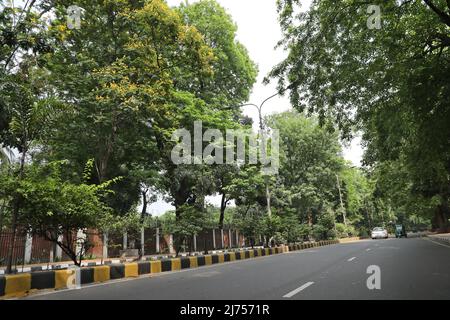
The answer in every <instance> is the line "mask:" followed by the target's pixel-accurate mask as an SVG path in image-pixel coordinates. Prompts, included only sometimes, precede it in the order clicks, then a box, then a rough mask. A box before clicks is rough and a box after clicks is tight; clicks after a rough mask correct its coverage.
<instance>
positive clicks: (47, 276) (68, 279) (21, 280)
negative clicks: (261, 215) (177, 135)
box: [0, 240, 339, 299]
mask: <svg viewBox="0 0 450 320" xmlns="http://www.w3.org/2000/svg"><path fill="white" fill-rule="evenodd" d="M337 243H339V240H325V241H317V242H310V243H302V244H291V245H282V246H278V247H272V248H255V249H246V250H234V251H228V252H223V253H214V254H207V255H196V256H187V257H178V258H166V259H160V260H154V261H138V262H132V263H117V264H108V265H101V266H91V267H81V268H79V269H78V270H79V272H80V277H79V282H80V283H78V284H77V283H76V281H77V280H76V279H77V277H76V272H77V270H76V269H73V268H71V269H65V270H52V271H36V272H27V273H21V274H15V275H4V276H0V299H8V298H14V297H22V296H25V295H28V294H30V293H33V292H36V291H38V290H50V289H54V290H61V289H67V288H71V287H74V286H77V285H85V284H93V283H102V282H107V281H110V280H115V279H122V278H136V277H139V276H143V275H151V274H157V273H161V272H172V271H179V270H183V269H192V268H198V267H202V266H207V265H213V264H219V263H227V262H232V261H237V260H246V259H252V258H258V257H263V256H269V255H274V254H281V253H286V252H290V251H297V250H303V249H308V248H313V247H321V246H325V245H331V244H337Z"/></svg>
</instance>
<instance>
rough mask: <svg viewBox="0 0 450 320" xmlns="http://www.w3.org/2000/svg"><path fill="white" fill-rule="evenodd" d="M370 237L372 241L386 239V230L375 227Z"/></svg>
mask: <svg viewBox="0 0 450 320" xmlns="http://www.w3.org/2000/svg"><path fill="white" fill-rule="evenodd" d="M371 237H372V239H379V238H383V239H387V238H388V232H387V230H386V229H383V228H380V227H376V228H374V229H373V230H372V234H371Z"/></svg>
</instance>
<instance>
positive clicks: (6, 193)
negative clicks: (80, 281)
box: [0, 162, 118, 265]
mask: <svg viewBox="0 0 450 320" xmlns="http://www.w3.org/2000/svg"><path fill="white" fill-rule="evenodd" d="M63 166H64V163H63V162H52V163H48V164H46V165H39V166H38V165H31V166H28V167H27V171H26V174H25V175H24V176H23V177H20V178H18V177H17V176H14V175H12V174H11V175H7V176H5V177H4V179H2V180H1V182H0V190H2V194H1V197H2V198H7V199H8V198H9V199H17V198H19V199H20V201H21V202H20V204H21V205H20V215H19V216H18V221H19V224H20V225H22V226H24V227H25V228H26V229H27V230H28V231H29V232H30V233H31V234H35V235H38V236H41V237H44V238H45V239H47V240H49V241H52V242H54V243H56V244H57V245H59V246H60V247H61V248H62V250H63V251H64V252H65V253H66V254H67V255H68V256H69V257H70V258H71V259H72V260H73V261H74V262H75V263H76V264H77V265H79V264H80V262H81V260H78V259H77V256H79V257H80V259H81V256H83V252H75V248H74V245H75V244H76V243H82V244H83V245H82V247H84V244H85V243H84V240H83V238H80V237H78V236H77V235H76V234H77V232H78V230H83V232H86V231H87V229H88V228H96V229H98V230H100V231H102V230H107V229H108V226H109V225H110V223H111V220H112V216H111V213H112V211H111V208H109V207H108V206H106V205H105V204H104V202H103V201H102V200H103V199H104V197H105V196H106V195H107V194H109V193H111V191H110V190H109V188H110V186H111V184H113V183H115V182H117V181H118V179H114V180H110V181H106V182H104V183H103V184H100V185H92V184H84V183H81V184H73V183H70V182H68V181H64V180H63V179H62V178H61V171H62V169H63ZM61 237H62V239H63V240H61Z"/></svg>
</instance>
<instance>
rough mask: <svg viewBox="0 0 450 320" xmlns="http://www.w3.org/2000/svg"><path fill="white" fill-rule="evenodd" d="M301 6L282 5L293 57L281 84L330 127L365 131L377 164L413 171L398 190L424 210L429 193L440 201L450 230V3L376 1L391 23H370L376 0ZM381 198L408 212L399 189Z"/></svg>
mask: <svg viewBox="0 0 450 320" xmlns="http://www.w3.org/2000/svg"><path fill="white" fill-rule="evenodd" d="M299 2H300V1H298V0H294V1H291V0H282V1H279V2H278V10H279V15H280V23H281V27H282V30H283V39H282V41H281V42H280V46H283V47H284V48H285V49H287V50H288V52H289V53H288V57H287V58H286V59H285V60H284V61H283V62H281V63H280V64H278V65H277V66H276V67H275V68H274V69H273V70H272V72H271V74H270V76H271V77H275V78H278V81H279V82H278V84H279V87H280V90H281V89H282V88H284V87H286V86H288V85H289V88H290V89H291V91H290V100H291V102H292V104H293V106H294V107H295V108H296V109H298V110H300V111H303V110H305V111H306V112H307V113H309V114H314V115H318V117H319V120H320V123H321V124H326V125H327V126H331V124H332V123H335V124H337V125H338V126H339V128H340V129H341V133H342V135H343V136H344V137H349V136H351V133H352V131H353V129H355V128H356V129H358V130H361V131H362V133H363V141H364V145H365V146H366V147H367V151H366V153H365V162H366V163H367V164H370V165H372V166H374V165H381V166H384V165H383V163H384V162H387V165H390V162H391V161H393V162H398V163H399V165H400V167H401V168H402V171H403V170H405V171H406V172H407V176H406V178H405V179H402V184H403V186H402V189H401V190H398V192H403V191H404V192H403V193H404V195H406V194H409V196H407V197H406V198H404V199H408V200H409V201H410V203H411V204H413V203H415V204H416V205H418V206H420V203H423V201H424V200H425V199H424V198H426V199H428V201H431V199H433V198H434V197H437V198H438V199H439V203H438V205H436V206H435V210H434V211H435V220H437V221H436V225H438V226H440V227H441V228H443V229H445V227H446V226H447V224H448V221H447V219H448V212H449V205H448V201H449V197H450V189H449V185H450V184H449V172H450V166H449V165H448V164H449V163H450V162H449V159H450V153H449V150H450V145H449V141H450V140H449V139H448V136H449V134H450V131H449V126H448V123H449V121H450V113H449V108H448V101H449V100H450V82H449V81H448V74H449V70H450V69H449V68H450V64H449V63H448V60H449V54H450V50H449V46H450V41H449V40H450V36H449V32H448V28H449V27H450V23H449V21H450V16H449V14H448V10H449V9H450V7H449V3H448V2H445V1H443V0H441V1H388V2H386V1H373V2H371V3H370V4H373V5H379V6H380V9H381V13H382V16H381V22H382V25H381V28H380V29H370V28H368V27H367V20H368V18H369V16H370V14H368V13H367V12H366V9H367V5H368V4H367V3H364V2H361V1H341V2H336V1H330V0H326V1H322V0H321V1H318V0H316V1H313V2H312V4H311V9H310V10H309V11H307V12H303V13H298V10H297V5H298V4H299ZM392 182H393V183H395V182H394V180H392ZM349 188H350V189H351V188H353V187H352V186H351V185H350V186H349ZM350 193H352V192H351V191H350ZM394 197H396V196H395V195H394ZM415 199H417V201H415ZM348 200H349V205H350V210H351V211H352V214H353V215H354V217H357V215H356V216H355V214H356V213H357V211H361V210H358V209H357V207H359V208H361V201H360V199H358V197H353V196H352V195H351V194H350V197H349V199H348ZM374 202H378V205H377V206H375V208H374V209H376V210H377V211H379V212H380V211H381V212H382V211H387V214H390V212H389V206H390V205H392V206H393V207H391V210H402V211H403V209H402V207H401V205H399V204H398V203H396V201H395V200H394V199H391V198H390V196H389V195H388V196H387V197H384V198H382V199H377V200H376V201H374ZM376 207H378V208H376ZM355 209H356V211H355ZM427 211H428V210H425V211H424V212H423V215H424V216H428V213H427ZM381 220H383V219H381Z"/></svg>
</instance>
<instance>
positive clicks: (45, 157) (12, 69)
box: [0, 0, 450, 272]
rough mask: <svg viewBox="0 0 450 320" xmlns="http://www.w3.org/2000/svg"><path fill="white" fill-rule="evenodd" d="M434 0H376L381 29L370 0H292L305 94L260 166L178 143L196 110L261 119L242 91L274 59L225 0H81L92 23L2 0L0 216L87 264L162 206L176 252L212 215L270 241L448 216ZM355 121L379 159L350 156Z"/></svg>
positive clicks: (269, 123)
mask: <svg viewBox="0 0 450 320" xmlns="http://www.w3.org/2000/svg"><path fill="white" fill-rule="evenodd" d="M435 2H436V3H437V8H438V10H440V9H439V8H447V9H445V10H444V9H441V14H439V13H438V12H436V10H434V9H432V7H431V6H430V4H429V3H430V1H424V2H422V1H397V2H390V3H389V4H386V3H385V1H374V4H376V3H378V4H379V5H380V6H381V7H382V8H383V26H382V28H381V29H379V30H370V29H368V28H367V25H366V18H367V17H366V15H365V7H364V6H362V5H361V3H360V2H358V1H346V2H342V3H336V2H335V1H328V0H326V1H313V5H312V8H311V10H310V11H308V12H306V13H301V14H298V12H297V9H298V8H297V5H298V4H299V1H296V0H280V1H278V4H279V16H280V23H281V27H282V30H283V39H282V41H281V42H280V45H281V46H284V47H285V48H286V49H287V50H288V53H289V55H288V57H287V58H286V60H285V61H283V62H281V63H280V64H279V65H277V66H275V67H274V69H273V70H272V72H271V73H270V75H269V78H268V80H267V81H269V79H272V78H275V79H277V80H278V83H279V89H280V93H285V92H288V94H289V96H290V99H291V102H292V105H293V107H294V110H292V111H287V112H282V113H278V114H273V115H271V116H268V117H267V118H266V119H264V121H265V126H266V127H267V128H268V131H270V130H273V129H277V130H279V132H280V167H279V172H278V174H277V175H274V176H270V177H266V176H264V175H263V174H262V173H261V166H260V165H254V164H247V163H245V164H227V165H220V164H212V165H206V164H193V165H188V164H182V165H175V164H174V163H173V162H172V160H171V150H172V149H173V147H174V145H175V144H176V142H175V141H172V140H171V136H172V133H173V132H174V131H175V130H177V129H180V128H185V129H186V130H188V131H189V132H190V133H193V131H194V122H195V121H202V125H203V127H204V128H205V129H206V128H214V129H218V130H220V131H221V132H222V133H224V132H225V130H226V129H243V130H244V129H245V130H251V126H252V123H251V121H248V120H249V119H248V118H246V117H244V116H243V114H242V112H241V109H240V107H239V106H240V105H242V104H244V103H246V102H247V101H248V99H249V95H250V92H251V90H252V87H253V85H254V83H255V81H256V76H257V73H258V69H257V66H256V65H255V63H254V62H253V61H252V60H251V57H250V56H249V53H248V51H247V49H246V48H245V47H244V45H243V44H241V43H240V42H239V41H237V39H236V32H237V26H236V25H235V23H234V22H233V20H232V19H231V16H230V15H229V14H228V13H227V12H226V10H225V9H224V8H222V7H221V6H220V5H219V4H218V3H217V2H215V1H214V0H202V1H198V2H195V3H193V4H189V3H187V2H186V3H184V4H182V5H180V6H179V7H177V8H170V7H169V6H168V5H167V4H166V3H165V2H164V1H163V0H146V1H144V0H138V1H129V0H118V1H88V0H78V1H73V2H72V3H71V5H78V6H80V7H82V8H83V9H84V10H83V14H82V19H81V26H80V28H79V29H71V28H68V26H67V19H66V18H67V17H66V15H67V3H66V1H53V0H52V1H50V0H38V1H29V2H26V3H21V4H20V5H19V4H18V5H16V6H15V7H14V8H12V7H11V6H9V5H8V3H9V1H2V2H0V7H1V13H0V88H1V90H0V231H4V230H5V231H6V230H8V231H12V234H13V239H16V236H17V235H18V234H19V233H26V232H28V233H29V234H34V235H39V236H42V237H44V238H45V239H47V240H49V241H51V242H53V243H56V244H57V245H58V246H60V247H61V248H62V250H63V251H64V252H65V253H66V254H67V255H68V256H69V257H70V258H71V259H72V260H73V261H74V262H75V263H76V264H78V265H79V264H80V263H81V258H82V257H83V256H84V255H85V252H86V250H87V249H88V247H89V245H88V243H87V240H86V234H87V233H88V230H91V229H96V230H98V231H100V232H124V231H129V232H135V233H136V232H139V230H141V228H142V227H143V226H147V227H148V226H155V225H156V223H158V226H161V227H162V230H163V232H166V233H171V234H173V235H174V242H175V243H174V244H175V250H176V252H177V254H178V253H179V252H180V251H181V250H183V248H184V247H185V244H186V241H187V240H188V239H191V238H192V236H193V235H198V234H199V233H200V232H201V231H202V230H204V229H207V228H217V229H223V228H233V229H237V230H239V231H240V232H241V233H242V234H243V235H244V236H245V237H246V238H247V239H248V242H249V244H250V245H251V246H255V245H266V246H268V245H273V244H283V243H295V242H302V241H308V240H322V239H332V238H336V237H347V236H367V235H368V234H369V232H370V230H371V229H372V228H373V227H376V226H386V227H389V226H393V224H394V223H403V224H406V225H407V226H408V227H410V229H417V230H418V229H421V228H427V227H428V226H429V224H430V221H431V222H432V224H433V226H435V227H440V228H445V227H447V224H448V221H447V219H448V216H449V208H448V200H449V196H450V191H449V190H450V183H449V176H450V175H449V174H450V165H449V163H450V161H449V159H450V153H449V150H450V145H449V141H450V140H449V139H448V137H449V126H448V123H450V118H449V108H448V101H450V87H449V83H450V82H449V81H448V74H449V71H450V70H449V63H448V60H449V50H448V48H449V44H450V42H449V35H448V28H449V27H450V25H449V23H448V20H446V19H443V16H447V17H448V10H450V8H449V7H448V3H445V2H444V1H435ZM446 6H447V7H446ZM430 8H431V10H430ZM286 88H288V89H289V90H286ZM355 132H357V133H361V134H362V139H363V144H364V145H365V146H366V147H367V150H366V153H365V157H364V160H365V164H366V166H365V167H363V168H359V167H355V166H352V165H351V164H350V163H349V162H347V161H345V160H344V158H343V155H342V142H343V141H345V140H346V139H349V138H350V137H351V136H352V134H353V133H355ZM206 144H207V142H205V145H206ZM246 147H247V156H248V153H249V152H250V151H248V150H249V147H250V146H249V142H248V141H246ZM252 151H253V150H252ZM266 184H268V185H269V188H270V190H271V199H270V200H271V212H272V215H271V216H268V214H267V211H268V210H267V200H266ZM156 195H162V196H163V198H164V199H165V200H167V201H168V202H170V203H171V204H173V206H174V207H175V210H174V211H173V212H168V213H166V214H165V215H163V216H162V217H159V218H158V220H156V219H155V218H154V217H151V216H150V215H149V214H148V212H147V211H148V210H147V208H148V205H149V204H150V203H151V202H152V201H153V200H154V199H155V197H156ZM212 195H218V196H219V197H220V198H221V205H220V207H219V208H214V207H212V206H210V205H208V204H207V201H206V198H207V197H208V196H212ZM261 240H262V241H261ZM14 241H15V240H13V241H12V244H10V247H9V248H8V254H7V255H8V261H7V264H8V270H7V271H8V272H11V267H12V256H13V255H12V250H13V248H14V245H15V243H14ZM77 248H78V249H81V250H79V251H77Z"/></svg>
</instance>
